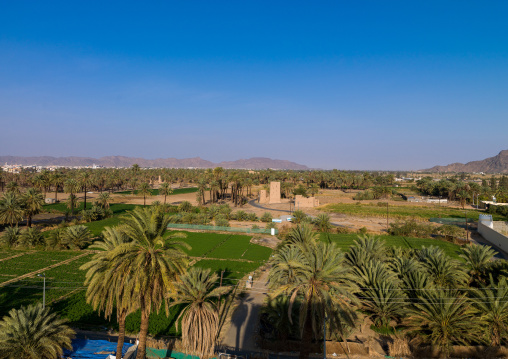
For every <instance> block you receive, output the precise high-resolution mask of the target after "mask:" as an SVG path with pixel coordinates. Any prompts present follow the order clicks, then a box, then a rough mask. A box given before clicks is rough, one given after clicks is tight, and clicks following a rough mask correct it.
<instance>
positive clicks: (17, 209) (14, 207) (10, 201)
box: [0, 191, 23, 227]
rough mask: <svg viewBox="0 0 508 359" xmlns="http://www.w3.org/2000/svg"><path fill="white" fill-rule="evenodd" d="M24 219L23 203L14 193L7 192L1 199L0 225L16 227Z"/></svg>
mask: <svg viewBox="0 0 508 359" xmlns="http://www.w3.org/2000/svg"><path fill="white" fill-rule="evenodd" d="M22 219H23V209H22V203H21V201H20V200H19V198H18V196H17V195H16V194H15V193H14V192H11V191H9V192H6V193H5V194H4V196H3V197H2V199H0V223H9V224H10V225H11V227H12V226H14V223H18V222H19V221H21V220H22Z"/></svg>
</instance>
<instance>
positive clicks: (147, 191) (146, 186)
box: [138, 182, 152, 206]
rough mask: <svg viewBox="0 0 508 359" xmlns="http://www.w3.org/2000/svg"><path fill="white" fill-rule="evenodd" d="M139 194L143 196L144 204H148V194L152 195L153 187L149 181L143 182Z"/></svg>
mask: <svg viewBox="0 0 508 359" xmlns="http://www.w3.org/2000/svg"><path fill="white" fill-rule="evenodd" d="M138 194H140V195H142V196H143V206H146V196H151V195H152V189H151V188H150V185H149V184H148V182H143V183H141V185H140V186H139V188H138Z"/></svg>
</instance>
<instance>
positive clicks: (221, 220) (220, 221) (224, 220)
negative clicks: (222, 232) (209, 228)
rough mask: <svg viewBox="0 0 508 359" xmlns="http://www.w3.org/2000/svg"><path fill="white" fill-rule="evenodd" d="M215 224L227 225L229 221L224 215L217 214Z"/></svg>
mask: <svg viewBox="0 0 508 359" xmlns="http://www.w3.org/2000/svg"><path fill="white" fill-rule="evenodd" d="M215 225H216V226H219V227H229V221H228V219H227V218H226V216H224V215H222V214H219V215H218V216H216V217H215Z"/></svg>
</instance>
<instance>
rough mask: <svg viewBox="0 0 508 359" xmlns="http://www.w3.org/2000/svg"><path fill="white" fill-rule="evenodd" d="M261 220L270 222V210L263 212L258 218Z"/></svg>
mask: <svg viewBox="0 0 508 359" xmlns="http://www.w3.org/2000/svg"><path fill="white" fill-rule="evenodd" d="M260 220H261V222H265V223H268V222H271V221H272V214H271V213H270V212H265V213H263V215H262V216H261V218H260Z"/></svg>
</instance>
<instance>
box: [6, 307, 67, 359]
mask: <svg viewBox="0 0 508 359" xmlns="http://www.w3.org/2000/svg"><path fill="white" fill-rule="evenodd" d="M65 322H66V321H65V320H64V319H59V318H58V317H57V316H56V314H54V313H50V309H49V307H46V308H43V307H42V304H36V305H30V306H28V307H21V309H11V310H10V311H9V315H8V316H5V317H4V318H3V319H2V321H0V359H19V358H23V359H57V358H61V357H62V355H63V350H62V348H67V349H72V346H71V339H72V338H74V335H75V332H74V330H72V329H71V328H69V327H68V326H67V325H65Z"/></svg>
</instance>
